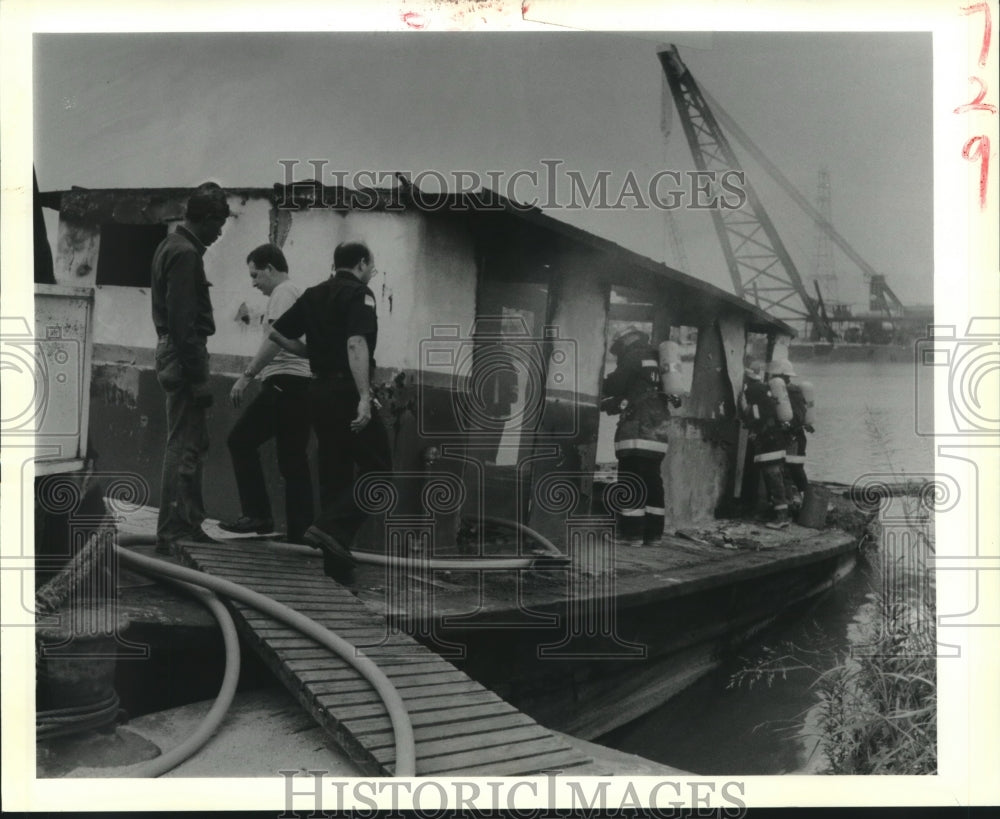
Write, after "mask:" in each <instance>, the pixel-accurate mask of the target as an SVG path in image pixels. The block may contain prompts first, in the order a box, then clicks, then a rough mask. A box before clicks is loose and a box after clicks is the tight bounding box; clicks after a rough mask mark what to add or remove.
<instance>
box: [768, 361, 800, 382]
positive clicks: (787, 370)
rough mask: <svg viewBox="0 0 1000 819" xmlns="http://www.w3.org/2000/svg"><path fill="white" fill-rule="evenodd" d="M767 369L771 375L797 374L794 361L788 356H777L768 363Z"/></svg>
mask: <svg viewBox="0 0 1000 819" xmlns="http://www.w3.org/2000/svg"><path fill="white" fill-rule="evenodd" d="M767 371H768V373H770V374H771V375H787V376H789V377H794V375H795V370H793V369H792V363H791V362H790V361H789V360H788V359H787V358H776V359H775V360H774V361H772V362H771V363H770V364H769V365H768V367H767Z"/></svg>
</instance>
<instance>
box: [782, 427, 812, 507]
mask: <svg viewBox="0 0 1000 819" xmlns="http://www.w3.org/2000/svg"><path fill="white" fill-rule="evenodd" d="M785 474H787V475H788V477H789V478H790V479H791V481H792V483H793V484H795V488H796V489H798V490H799V492H801V493H802V494H805V491H806V490H807V489H808V488H809V478H808V477H806V431H805V430H804V429H797V430H795V431H794V432H793V433H792V437H791V441H790V443H789V444H788V447H787V449H786V450H785Z"/></svg>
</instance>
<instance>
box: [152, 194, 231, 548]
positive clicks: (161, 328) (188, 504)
mask: <svg viewBox="0 0 1000 819" xmlns="http://www.w3.org/2000/svg"><path fill="white" fill-rule="evenodd" d="M227 218H229V205H228V203H227V202H226V193H225V191H223V190H222V188H220V187H219V186H218V185H216V184H215V183H213V182H206V183H205V184H204V185H201V186H200V187H199V188H198V189H197V190H196V191H195V194H194V195H193V196H192V197H191V198H190V199H189V200H188V203H187V210H186V212H185V216H184V223H183V224H182V225H180V226H179V227H178V228H177V230H176V231H175V232H173V233H171V234H170V235H169V236H167V238H166V239H164V240H163V241H162V242H160V245H159V247H157V248H156V252H155V253H154V255H153V264H152V271H151V279H152V281H151V295H152V313H153V325H154V326H155V328H156V334H157V337H158V338H157V342H156V357H155V362H156V378H157V380H158V381H159V382H160V386H161V387H163V390H164V392H165V393H166V396H167V446H166V451H165V452H164V454H163V475H162V483H161V489H160V512H159V519H158V521H157V525H156V551H157V552H159V553H160V554H171V553H173V551H174V544H175V543H176V542H177V541H178V540H196V541H205V540H211V538H209V537H208V535H206V534H205V532H204V530H202V528H201V523H202V521H203V520H204V519H205V507H204V503H203V501H202V493H201V481H202V467H203V464H204V461H205V455H206V453H207V452H208V429H207V426H206V421H205V411H206V409H208V407H209V406H211V404H212V395H211V393H210V392H209V386H208V350H207V347H206V343H207V339H208V336H210V335H212V334H213V333H214V332H215V320H214V318H213V317H212V300H211V298H210V297H209V294H208V288H209V283H208V280H207V279H206V278H205V265H204V262H203V261H202V256H204V254H205V251H206V250H207V248H208V246H209V245H210V244H212V243H213V242H214V241H215V240H216V239H218V238H219V236H220V235H221V234H222V226H223V225H224V224H225V222H226V219H227Z"/></svg>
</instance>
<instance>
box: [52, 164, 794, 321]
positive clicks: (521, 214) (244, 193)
mask: <svg viewBox="0 0 1000 819" xmlns="http://www.w3.org/2000/svg"><path fill="white" fill-rule="evenodd" d="M226 190H227V191H228V192H229V193H230V194H231V195H233V196H237V197H242V198H243V199H244V200H248V199H268V200H270V202H271V203H272V205H274V206H275V207H278V208H281V209H287V210H303V209H313V208H326V209H332V210H336V211H339V212H347V211H373V212H393V211H407V210H419V211H423V212H431V213H448V214H452V215H464V216H466V217H468V218H470V219H477V220H478V219H480V218H482V217H483V215H489V214H492V215H494V216H496V217H498V218H499V219H501V220H503V221H505V222H506V223H507V225H508V227H509V228H512V227H513V225H514V224H516V223H521V224H526V225H531V226H533V227H534V228H536V229H537V230H538V231H541V232H543V233H547V234H551V235H555V236H558V237H560V238H561V239H562V240H563V241H564V242H567V243H569V244H571V245H575V246H577V247H585V248H589V249H590V250H592V251H596V252H597V253H598V254H601V255H603V256H604V257H605V259H606V260H607V264H608V267H609V270H614V271H616V273H617V274H619V275H620V274H622V273H625V274H626V275H627V276H628V278H629V280H630V281H633V280H634V281H636V282H637V283H639V282H642V283H644V284H646V285H649V286H654V287H655V286H656V285H657V284H662V285H663V286H665V287H669V288H670V290H671V291H672V293H671V300H672V301H674V302H675V303H677V304H678V305H679V313H678V315H679V316H680V317H681V319H682V320H683V321H684V323H689V324H691V325H693V326H697V325H699V324H703V323H705V322H706V321H708V320H711V319H712V318H714V317H717V316H719V315H720V314H730V315H738V316H741V317H743V319H744V321H745V322H746V326H747V329H748V330H750V331H751V332H758V333H781V334H785V335H789V336H795V335H796V331H795V330H794V329H792V328H791V327H790V326H789V325H788V324H786V323H785V322H783V321H780V320H779V319H776V318H774V317H773V316H771V315H769V314H767V313H766V312H764V311H763V310H761V309H760V308H759V307H756V306H755V305H753V304H750V303H749V302H747V301H745V300H743V299H741V298H740V297H739V296H736V295H735V294H733V293H729V292H727V291H725V290H722V289H721V288H719V287H716V286H715V285H713V284H709V283H708V282H705V281H702V280H701V279H697V278H695V277H694V276H690V275H688V274H686V273H682V272H681V271H679V270H675V269H674V268H672V267H668V266H667V265H665V264H662V263H660V262H656V261H654V260H653V259H650V258H648V257H646V256H642V255H640V254H638V253H635V252H634V251H631V250H628V249H627V248H624V247H622V246H621V245H618V244H616V243H614V242H612V241H610V240H609V239H604V238H602V237H600V236H596V235H594V234H593V233H588V232H587V231H585V230H583V229H581V228H577V227H574V226H572V225H569V224H567V223H565V222H561V221H559V220H558V219H554V218H553V217H551V216H548V215H546V214H545V213H543V212H542V211H541V210H540V209H538V208H536V207H530V206H527V205H522V204H519V203H517V202H514V201H512V200H510V199H507V198H506V197H503V196H501V195H500V194H498V193H496V192H494V191H492V190H489V189H482V190H480V191H477V192H473V193H429V192H425V191H421V190H418V189H417V188H413V187H411V186H409V185H407V184H404V183H401V184H400V186H399V187H395V188H365V189H361V190H352V189H350V188H345V187H340V186H332V185H323V184H322V183H320V182H316V181H303V182H293V183H291V184H288V185H284V184H280V183H279V184H275V185H274V186H273V188H270V189H268V188H227V189H226ZM191 192H192V191H191V189H190V188H110V189H109V188H105V189H94V190H88V189H84V188H73V189H72V190H69V191H52V192H47V193H43V194H41V195H40V201H41V203H42V205H43V206H44V207H49V208H54V209H56V210H59V211H60V212H61V213H62V214H63V215H64V216H65V217H68V218H70V219H74V220H76V221H85V222H91V223H97V224H99V223H103V222H122V223H126V224H152V223H157V222H162V221H165V220H170V219H180V218H182V217H183V205H184V203H185V201H186V200H187V197H188V196H190V195H191Z"/></svg>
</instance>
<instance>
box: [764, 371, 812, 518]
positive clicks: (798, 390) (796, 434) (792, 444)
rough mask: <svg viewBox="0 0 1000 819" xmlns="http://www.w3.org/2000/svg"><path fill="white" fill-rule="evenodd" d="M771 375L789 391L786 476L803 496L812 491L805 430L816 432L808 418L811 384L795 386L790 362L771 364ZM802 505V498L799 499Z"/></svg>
mask: <svg viewBox="0 0 1000 819" xmlns="http://www.w3.org/2000/svg"><path fill="white" fill-rule="evenodd" d="M770 373H771V375H772V376H776V377H778V378H781V380H782V381H784V382H785V386H786V387H787V389H788V400H789V402H790V403H791V405H792V420H791V425H790V428H789V430H788V444H787V446H786V448H785V474H786V475H787V476H788V478H789V480H790V481H791V483H792V484H793V485H794V486H795V489H796V490H798V492H799V493H800V495H801V496H802V497H804V496H805V493H806V489H808V488H809V479H808V478H807V477H806V466H805V465H806V431H807V430H808V431H809V432H814V431H815V430H814V428H813V426H812V424H811V423H809V421H810V420H811V419H810V418H808V417H807V416H809V415H811V413H810V405H811V400H810V399H811V395H810V393H811V389H812V385H811V384H809V383H808V382H802V383H801V384H800V383H796V382H793V381H792V379H793V378H795V377H796V376H795V371H794V370H793V369H792V365H791V363H790V362H788V361H772V362H771V367H770ZM799 503H801V498H800V499H799Z"/></svg>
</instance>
